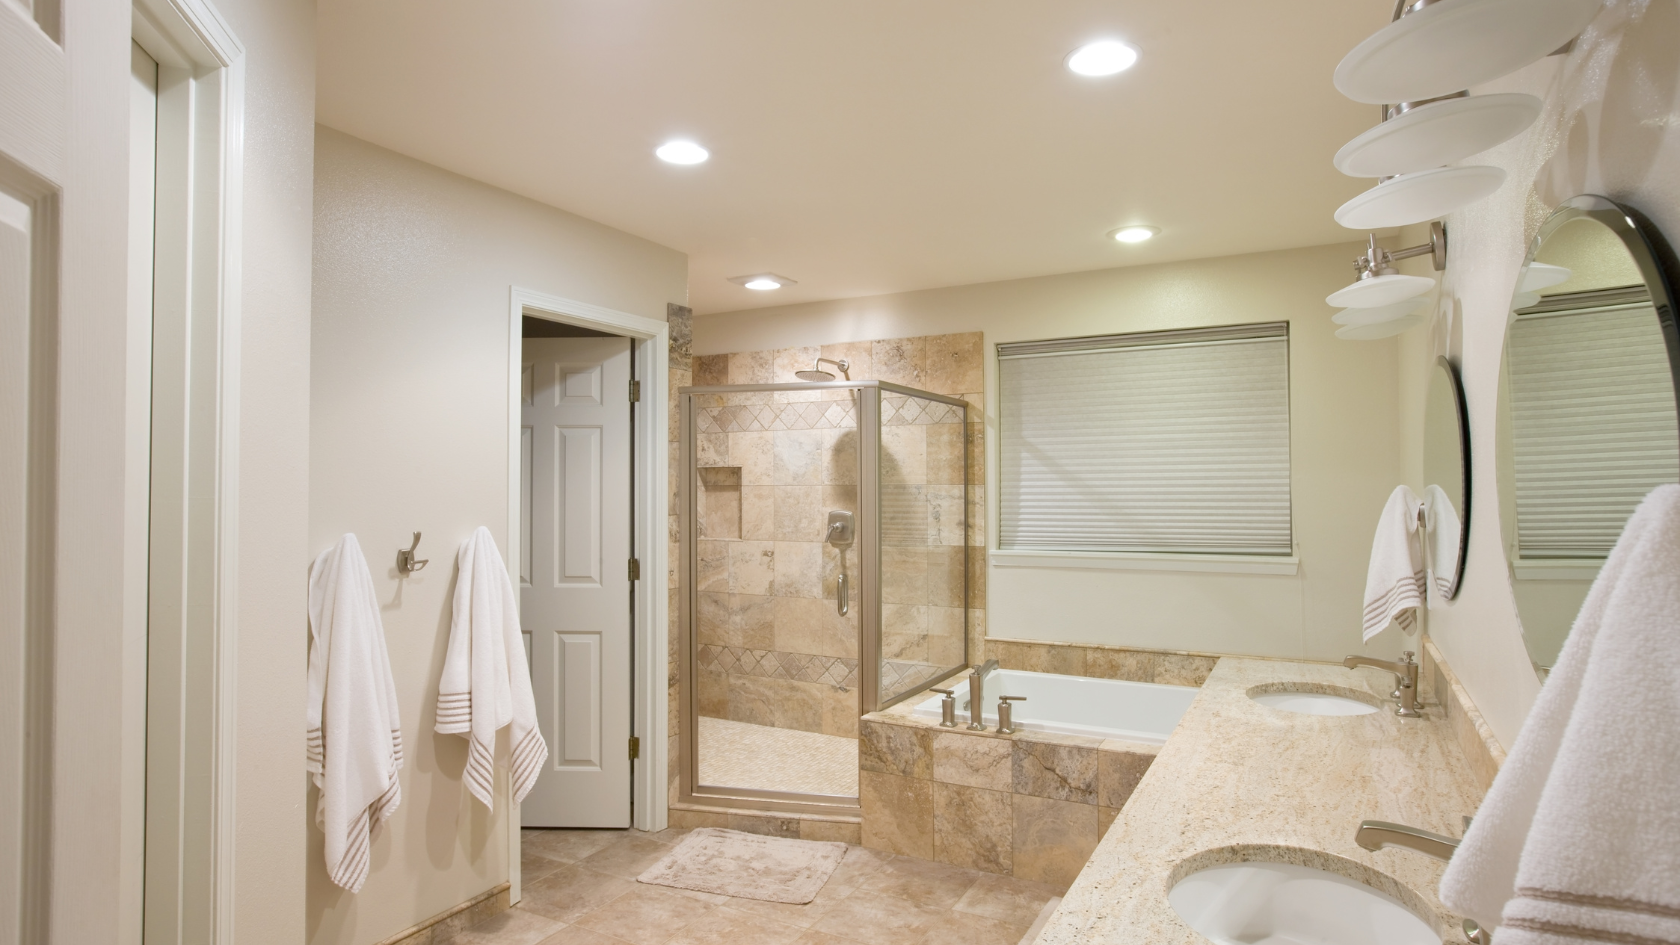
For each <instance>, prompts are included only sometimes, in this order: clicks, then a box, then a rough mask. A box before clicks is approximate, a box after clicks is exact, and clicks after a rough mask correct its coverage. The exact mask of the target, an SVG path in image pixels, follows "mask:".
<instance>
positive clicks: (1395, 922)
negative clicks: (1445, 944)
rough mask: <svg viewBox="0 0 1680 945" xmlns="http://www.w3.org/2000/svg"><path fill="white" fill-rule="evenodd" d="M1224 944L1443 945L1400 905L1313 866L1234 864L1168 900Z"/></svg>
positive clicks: (1190, 880) (1182, 884)
mask: <svg viewBox="0 0 1680 945" xmlns="http://www.w3.org/2000/svg"><path fill="white" fill-rule="evenodd" d="M1167 901H1168V902H1170V903H1171V904H1172V907H1173V911H1175V912H1177V913H1178V915H1179V918H1181V919H1183V920H1184V921H1185V922H1186V923H1188V924H1189V926H1190V927H1191V928H1193V929H1195V930H1196V931H1197V932H1199V933H1201V934H1202V935H1203V936H1205V937H1207V938H1208V939H1210V940H1212V941H1213V942H1215V943H1216V945H1441V937H1440V936H1439V935H1437V934H1435V932H1434V930H1433V929H1431V928H1430V927H1429V924H1428V923H1426V922H1424V921H1423V920H1422V919H1420V918H1418V917H1417V915H1416V914H1414V913H1413V912H1412V911H1411V910H1410V909H1407V908H1406V907H1405V906H1404V905H1402V904H1401V903H1400V901H1399V900H1397V899H1395V898H1393V897H1392V896H1388V895H1385V894H1384V893H1381V892H1378V891H1377V890H1375V889H1372V888H1371V887H1369V886H1367V885H1365V884H1364V883H1361V882H1358V881H1356V880H1352V879H1349V878H1347V877H1345V876H1339V875H1337V874H1335V873H1330V872H1326V871H1324V870H1319V869H1313V868H1312V867H1309V866H1296V865H1294V864H1291V863H1274V862H1268V861H1261V862H1248V863H1231V864H1227V865H1224V866H1215V867H1211V868H1209V869H1205V870H1201V871H1200V872H1197V873H1192V874H1190V875H1189V876H1187V877H1185V878H1184V879H1183V880H1181V881H1179V883H1178V885H1176V886H1174V887H1173V888H1172V891H1171V892H1169V893H1168V894H1167Z"/></svg>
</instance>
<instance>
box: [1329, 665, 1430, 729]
mask: <svg viewBox="0 0 1680 945" xmlns="http://www.w3.org/2000/svg"><path fill="white" fill-rule="evenodd" d="M1413 655H1414V654H1413V653H1412V651H1411V650H1407V651H1406V652H1404V653H1402V654H1400V660H1399V662H1393V661H1390V660H1379V659H1372V658H1371V657H1369V656H1350V657H1348V658H1347V659H1345V660H1342V665H1343V666H1346V667H1347V668H1348V669H1353V668H1354V667H1356V666H1374V667H1376V668H1377V669H1386V670H1388V671H1389V672H1391V673H1393V674H1394V680H1395V686H1394V691H1393V692H1391V693H1389V698H1391V699H1394V700H1396V701H1397V702H1399V708H1397V709H1395V714H1396V715H1399V716H1401V717H1402V718H1408V719H1421V718H1423V713H1422V712H1419V711H1418V697H1417V692H1418V664H1417V660H1415V659H1413V658H1412V657H1413Z"/></svg>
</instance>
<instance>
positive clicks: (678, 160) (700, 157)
mask: <svg viewBox="0 0 1680 945" xmlns="http://www.w3.org/2000/svg"><path fill="white" fill-rule="evenodd" d="M653 153H654V154H655V155H656V156H657V157H658V158H659V159H660V160H661V161H664V162H665V163H666V164H704V163H706V159H707V158H709V157H711V156H712V152H710V151H708V150H706V149H705V148H702V147H701V146H699V145H698V144H695V143H694V142H692V141H687V140H684V139H681V138H679V139H677V140H675V141H667V142H665V143H664V144H662V145H660V146H659V147H657V148H654V149H653Z"/></svg>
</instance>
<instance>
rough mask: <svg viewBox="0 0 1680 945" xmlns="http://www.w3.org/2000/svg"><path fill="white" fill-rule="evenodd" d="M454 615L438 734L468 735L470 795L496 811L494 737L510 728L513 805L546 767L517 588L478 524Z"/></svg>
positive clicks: (466, 551) (464, 555)
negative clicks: (522, 631) (520, 619)
mask: <svg viewBox="0 0 1680 945" xmlns="http://www.w3.org/2000/svg"><path fill="white" fill-rule="evenodd" d="M455 565H456V570H457V574H456V576H455V616H454V621H453V623H451V624H450V627H449V653H448V655H447V656H446V657H445V658H444V662H443V678H442V680H440V681H439V683H438V702H437V730H438V731H439V732H442V733H444V734H455V735H465V736H467V768H466V771H465V772H463V773H462V779H463V780H464V781H466V784H467V790H469V791H471V792H472V796H473V797H476V798H478V799H479V801H480V802H481V803H483V804H484V806H485V807H488V808H490V809H491V810H494V809H495V807H496V804H495V797H494V795H493V794H492V793H491V788H492V785H494V783H495V780H496V732H497V731H498V730H499V729H501V728H502V727H503V726H511V730H510V732H509V735H510V738H509V740H508V744H510V745H512V746H513V748H512V753H511V754H512V760H511V763H510V766H509V767H510V769H511V771H512V778H513V800H514V803H516V804H517V803H518V802H520V801H522V800H524V799H525V795H527V794H529V793H531V787H532V786H533V785H535V784H536V783H537V775H538V774H539V773H540V772H541V771H542V766H543V762H545V761H547V760H548V745H547V744H545V743H544V742H543V737H542V732H540V731H538V730H537V706H536V701H535V700H534V699H533V698H532V697H531V671H530V668H529V667H528V666H527V665H526V663H525V641H524V640H523V639H522V638H521V637H520V633H519V609H518V607H517V606H516V602H515V601H514V597H513V582H512V581H511V580H509V579H508V573H507V567H506V566H504V565H503V564H502V555H501V552H499V551H497V550H496V541H495V539H493V538H491V537H490V530H489V529H488V528H485V527H484V526H482V525H480V526H479V527H478V529H477V530H476V531H474V532H473V533H472V536H471V537H470V538H468V539H467V540H466V543H465V544H463V545H461V551H460V554H458V555H457V556H456V558H455Z"/></svg>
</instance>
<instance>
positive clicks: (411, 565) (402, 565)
mask: <svg viewBox="0 0 1680 945" xmlns="http://www.w3.org/2000/svg"><path fill="white" fill-rule="evenodd" d="M419 547H420V533H419V532H415V533H414V544H412V545H409V546H408V548H407V549H406V550H405V549H402V548H398V549H397V570H398V571H401V572H402V573H403V574H413V573H414V572H416V571H418V570H420V569H421V568H424V567H425V566H426V562H428V561H430V560H431V559H430V558H420V559H416V558H415V557H414V551H415V549H417V548H419Z"/></svg>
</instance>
